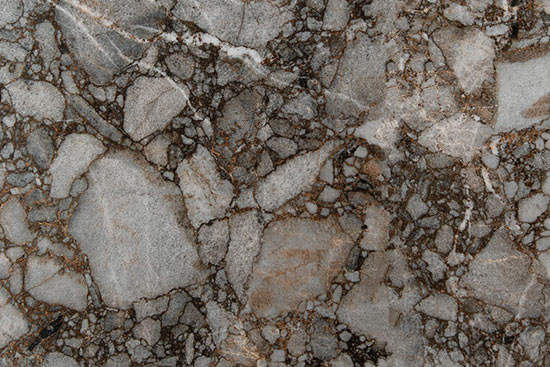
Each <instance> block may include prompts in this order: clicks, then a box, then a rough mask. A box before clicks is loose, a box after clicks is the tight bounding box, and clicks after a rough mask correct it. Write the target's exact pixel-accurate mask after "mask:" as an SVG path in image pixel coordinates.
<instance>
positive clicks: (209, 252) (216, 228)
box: [198, 220, 229, 265]
mask: <svg viewBox="0 0 550 367" xmlns="http://www.w3.org/2000/svg"><path fill="white" fill-rule="evenodd" d="M198 239H199V243H200V246H199V257H200V258H201V261H202V262H203V263H204V264H213V265H218V264H219V263H220V262H221V261H222V260H223V258H224V257H225V253H226V252H227V245H228V243H229V225H228V224H227V221H225V220H217V221H214V222H213V223H212V224H204V225H202V226H201V228H200V229H199V237H198Z"/></svg>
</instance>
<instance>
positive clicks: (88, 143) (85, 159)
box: [50, 133, 106, 198]
mask: <svg viewBox="0 0 550 367" xmlns="http://www.w3.org/2000/svg"><path fill="white" fill-rule="evenodd" d="M105 150H106V148H105V147H104V146H103V144H102V143H101V142H100V141H99V140H97V139H96V138H94V137H93V136H91V135H88V134H77V133H74V134H70V135H68V136H67V137H65V140H63V143H62V144H61V146H60V147H59V149H58V151H57V157H55V159H54V161H53V163H52V165H51V167H50V173H51V175H52V186H51V188H50V195H51V196H52V197H54V198H65V197H67V196H69V192H70V190H71V185H72V184H73V181H74V180H75V179H76V178H77V177H78V176H80V175H82V174H83V173H85V172H86V171H87V169H88V166H89V165H90V163H92V161H93V160H94V159H96V158H97V157H98V156H99V155H100V154H102V153H104V152H105Z"/></svg>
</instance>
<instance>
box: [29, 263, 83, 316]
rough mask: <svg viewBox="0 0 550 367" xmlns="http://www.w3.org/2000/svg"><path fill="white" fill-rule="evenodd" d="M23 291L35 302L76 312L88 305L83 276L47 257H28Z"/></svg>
mask: <svg viewBox="0 0 550 367" xmlns="http://www.w3.org/2000/svg"><path fill="white" fill-rule="evenodd" d="M25 289H26V290H27V291H28V292H29V293H30V294H31V295H32V296H33V297H34V298H36V299H37V300H40V301H43V302H47V303H51V304H60V305H63V306H65V307H68V308H71V309H74V310H77V311H84V310H85V309H86V307H87V305H88V298H87V297H88V287H87V285H86V281H85V280H84V276H83V275H82V274H80V273H76V272H74V271H71V270H68V269H65V268H64V267H63V263H62V262H61V261H59V260H57V259H54V258H49V257H47V256H34V255H33V256H30V257H29V259H28V260H27V267H26V272H25Z"/></svg>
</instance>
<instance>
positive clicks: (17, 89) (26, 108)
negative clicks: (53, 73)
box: [5, 79, 65, 121]
mask: <svg viewBox="0 0 550 367" xmlns="http://www.w3.org/2000/svg"><path fill="white" fill-rule="evenodd" d="M5 88H6V90H7V91H8V93H9V95H10V96H11V100H12V103H13V107H14V108H15V110H16V111H17V112H18V113H19V114H21V115H23V116H31V117H33V118H35V119H36V120H43V119H49V120H52V121H60V120H62V119H63V113H64V110H65V98H64V97H63V95H62V94H61V92H60V91H59V90H58V89H57V88H56V87H55V86H53V85H52V84H50V83H48V82H43V81H34V80H23V79H19V80H17V81H16V82H13V83H11V84H8V85H7V86H6V87H5Z"/></svg>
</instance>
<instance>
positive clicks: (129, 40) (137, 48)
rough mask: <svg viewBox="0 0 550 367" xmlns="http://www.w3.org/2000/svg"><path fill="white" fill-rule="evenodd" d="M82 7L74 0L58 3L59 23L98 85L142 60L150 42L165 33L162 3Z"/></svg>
mask: <svg viewBox="0 0 550 367" xmlns="http://www.w3.org/2000/svg"><path fill="white" fill-rule="evenodd" d="M79 4H80V3H75V2H73V1H71V0H62V1H60V2H58V3H56V5H55V20H56V23H57V24H58V25H59V26H60V28H61V33H62V34H63V39H64V41H65V42H66V44H67V46H68V48H69V50H70V52H71V54H72V55H73V57H74V58H75V59H76V60H77V62H78V64H79V65H81V66H82V68H83V69H84V70H85V71H86V72H87V73H88V74H89V76H90V79H91V81H92V82H93V83H95V84H106V83H108V82H110V81H111V79H112V77H113V76H114V75H115V74H116V73H118V72H119V71H120V70H121V69H122V68H123V67H125V66H126V65H128V64H130V63H132V62H133V61H135V60H137V59H138V58H140V57H141V56H142V54H143V52H144V51H145V50H146V49H147V48H148V46H149V45H150V42H148V40H149V39H150V38H152V37H154V36H156V35H158V34H159V33H161V32H162V29H161V24H162V22H163V20H164V18H165V16H166V10H165V9H164V8H162V7H161V6H160V4H159V3H152V2H150V1H147V0H129V1H110V0H100V1H95V2H93V3H87V4H85V5H84V6H82V5H81V6H78V5H79ZM98 20H99V21H98ZM110 24H116V25H117V27H116V28H113V27H112V26H111V25H110ZM144 41H145V42H144Z"/></svg>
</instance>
